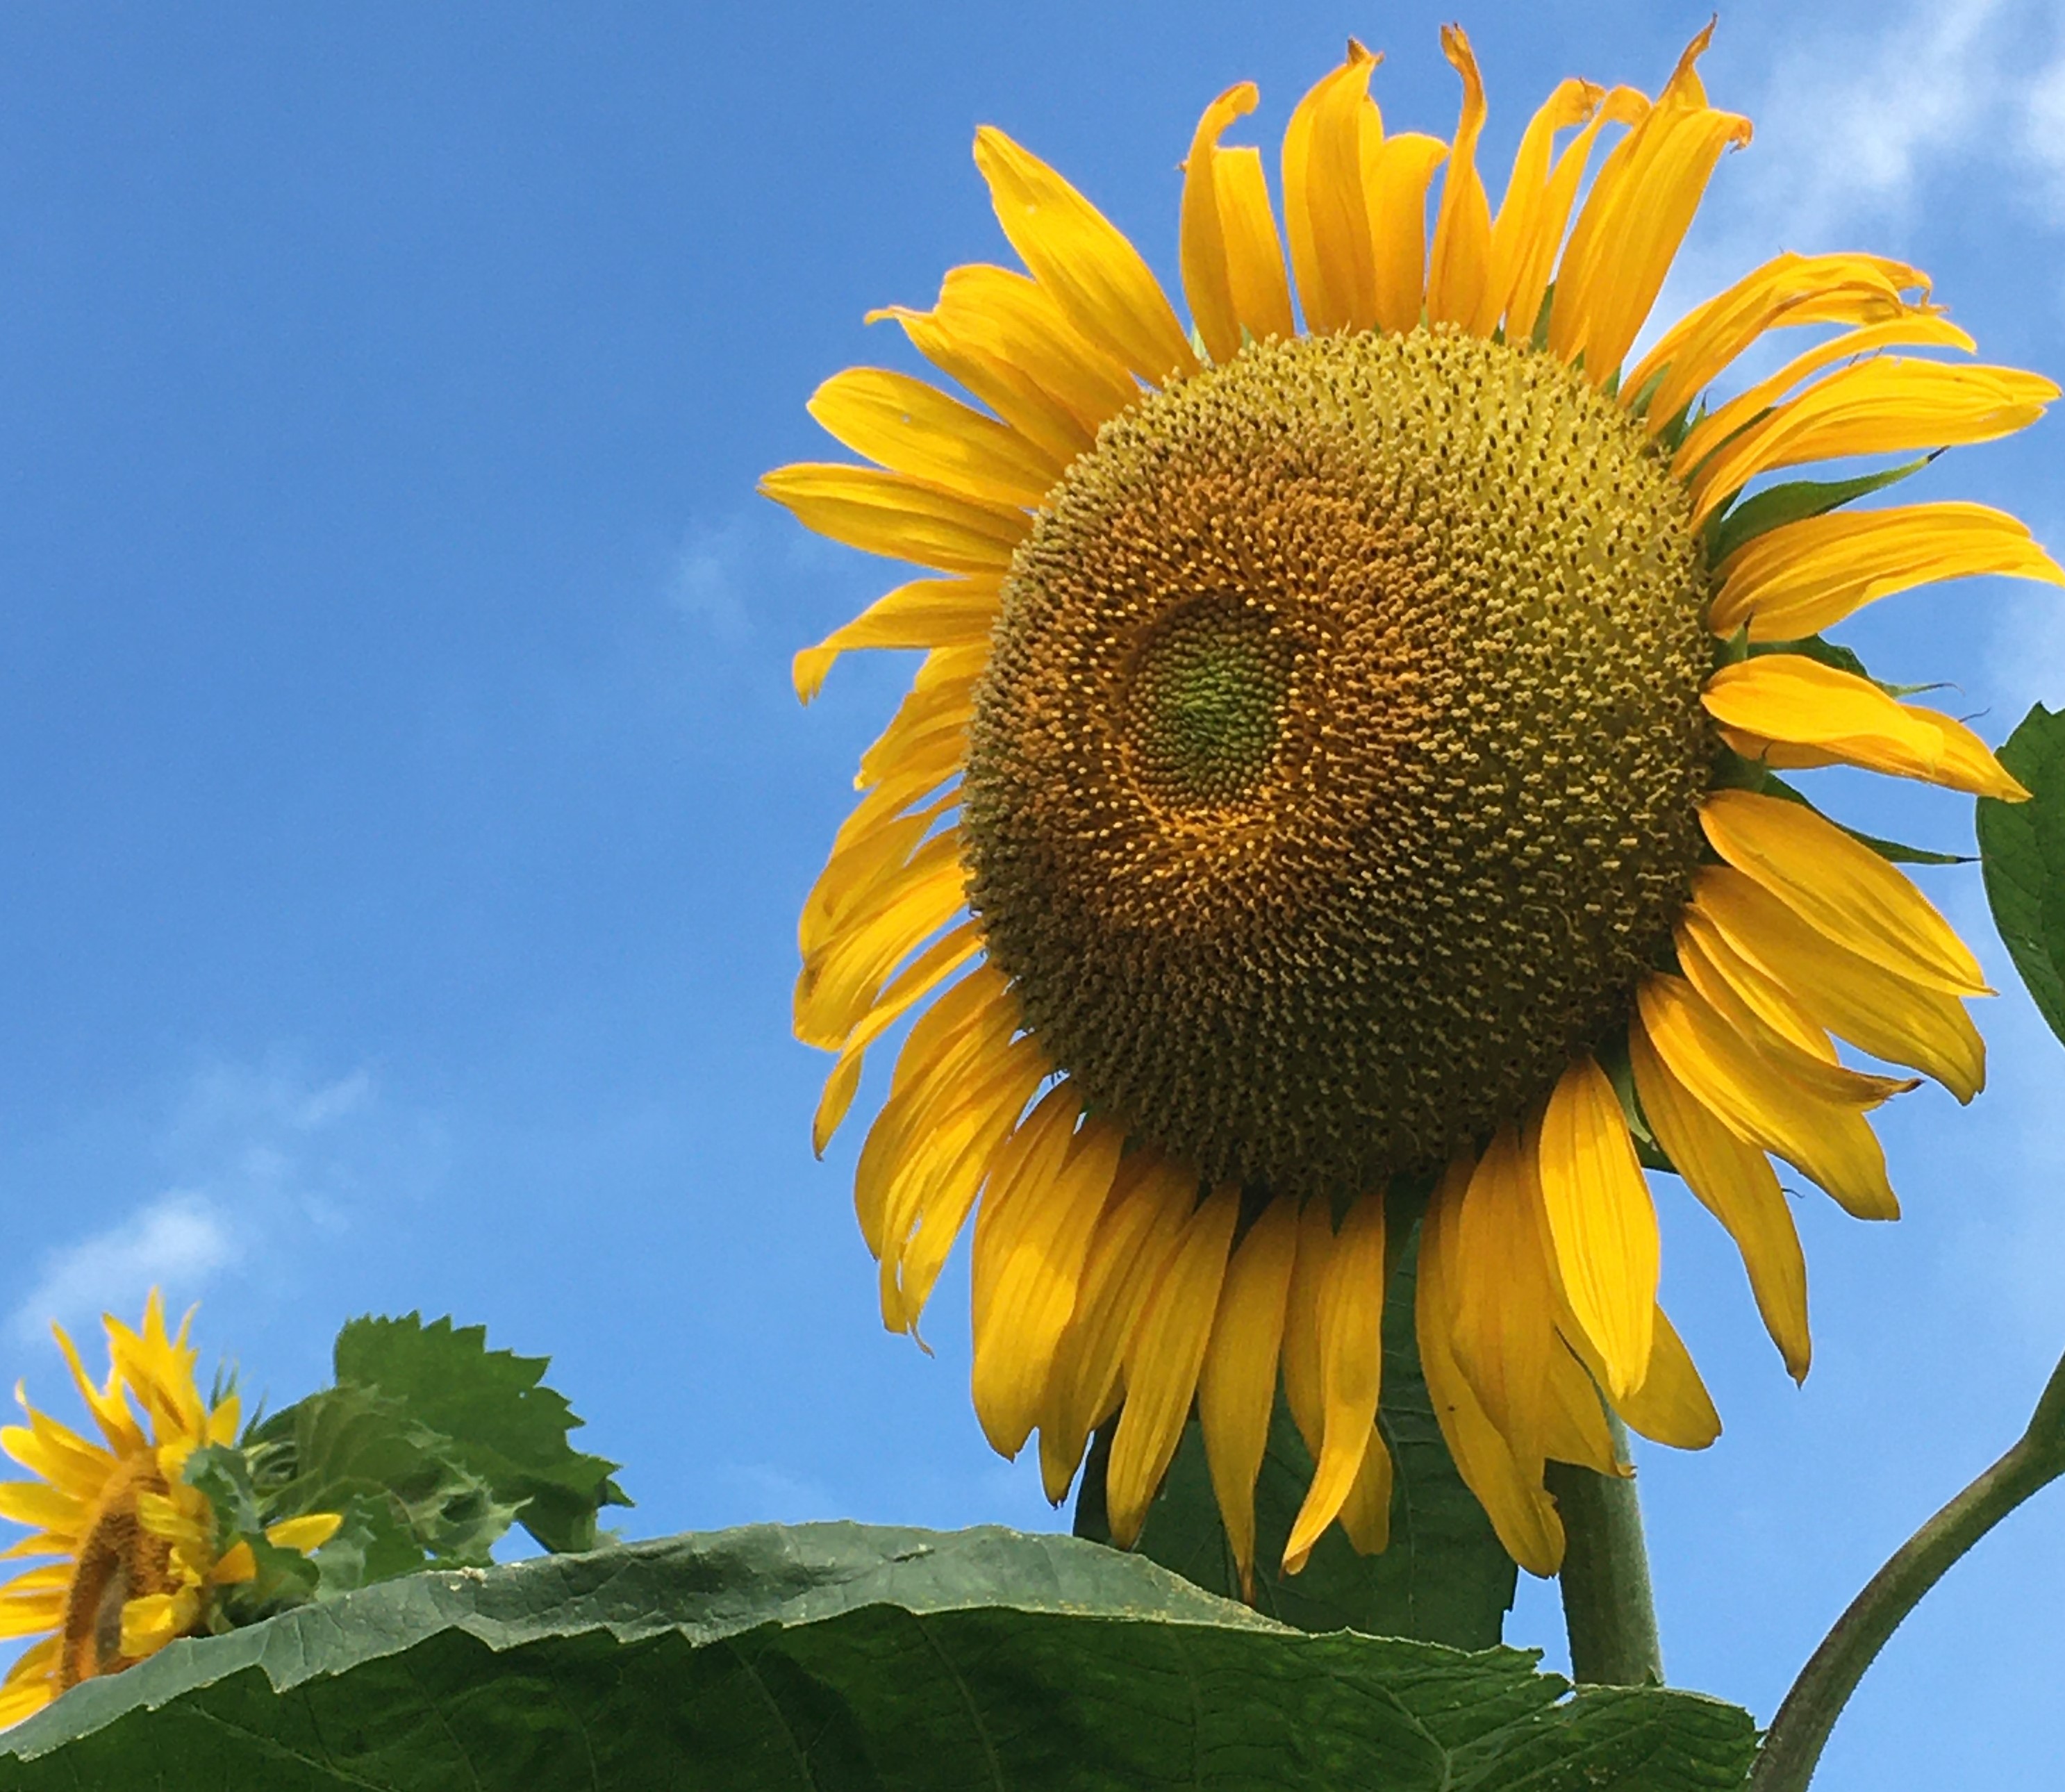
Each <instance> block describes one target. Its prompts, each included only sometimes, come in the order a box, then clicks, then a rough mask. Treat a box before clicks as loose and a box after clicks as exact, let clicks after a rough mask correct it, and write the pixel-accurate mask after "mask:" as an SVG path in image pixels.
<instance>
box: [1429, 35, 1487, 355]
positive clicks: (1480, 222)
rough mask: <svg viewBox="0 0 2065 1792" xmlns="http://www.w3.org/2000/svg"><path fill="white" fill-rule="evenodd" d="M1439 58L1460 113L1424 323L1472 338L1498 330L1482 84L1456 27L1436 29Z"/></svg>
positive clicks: (1437, 230) (1431, 263) (1437, 223)
mask: <svg viewBox="0 0 2065 1792" xmlns="http://www.w3.org/2000/svg"><path fill="white" fill-rule="evenodd" d="M1441 54H1442V55H1445V56H1446V57H1447V58H1448V59H1449V63H1450V65H1451V66H1452V67H1453V68H1454V69H1455V71H1456V72H1457V74H1458V75H1461V76H1462V78H1463V111H1462V116H1461V119H1458V120H1457V124H1456V142H1455V148H1453V150H1452V151H1451V152H1449V172H1448V175H1447V176H1446V178H1445V180H1444V181H1443V183H1442V187H1441V211H1440V212H1439V213H1438V214H1437V216H1436V218H1435V220H1434V248H1433V256H1432V257H1431V258H1430V260H1429V265H1428V272H1427V317H1428V321H1429V322H1432V323H1437V324H1444V323H1448V324H1459V325H1461V326H1462V327H1463V328H1464V329H1465V330H1468V331H1469V333H1470V334H1472V335H1473V336H1489V335H1490V334H1491V333H1492V331H1493V330H1494V329H1496V328H1497V326H1498V313H1499V311H1500V309H1501V300H1502V299H1503V298H1504V297H1505V294H1504V293H1498V292H1494V291H1493V289H1492V284H1491V271H1492V270H1491V204H1490V201H1489V200H1487V199H1486V198H1485V188H1484V180H1483V177H1482V176H1481V175H1479V174H1478V172H1477V139H1478V137H1479V136H1481V134H1482V132H1483V131H1484V123H1485V91H1484V78H1483V76H1482V75H1480V74H1479V73H1478V72H1477V57H1476V56H1475V55H1473V53H1472V51H1471V49H1470V40H1469V38H1468V37H1466V36H1465V34H1464V33H1463V28H1462V27H1461V26H1460V25H1444V26H1442V27H1441Z"/></svg>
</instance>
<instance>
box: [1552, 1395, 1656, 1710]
mask: <svg viewBox="0 0 2065 1792" xmlns="http://www.w3.org/2000/svg"><path fill="white" fill-rule="evenodd" d="M1609 1422H1610V1424H1611V1426H1612V1428H1613V1434H1614V1451H1615V1453H1616V1454H1618V1455H1619V1456H1620V1457H1622V1458H1623V1459H1625V1458H1626V1457H1627V1431H1626V1430H1624V1429H1623V1427H1622V1426H1621V1422H1620V1421H1619V1420H1618V1418H1610V1421H1609ZM1548 1485H1549V1491H1550V1493H1552V1494H1554V1495H1555V1496H1556V1507H1557V1510H1558V1511H1559V1512H1560V1513H1562V1518H1563V1567H1562V1575H1561V1576H1560V1579H1561V1580H1562V1588H1563V1624H1564V1628H1566V1630H1567V1631H1568V1632H1570V1673H1571V1676H1572V1677H1573V1678H1574V1679H1575V1680H1576V1681H1577V1682H1578V1685H1581V1686H1660V1685H1663V1648H1662V1646H1661V1645H1660V1644H1659V1642H1658V1641H1657V1636H1656V1603H1655V1599H1654V1597H1653V1596H1652V1595H1651V1592H1650V1586H1649V1548H1648V1546H1647V1543H1644V1542H1643V1535H1642V1501H1641V1498H1640V1496H1639V1495H1638V1494H1637V1493H1636V1492H1635V1481H1634V1479H1633V1477H1632V1476H1617V1475H1607V1474H1594V1472H1593V1471H1592V1470H1590V1469H1588V1468H1579V1467H1578V1466H1576V1465H1575V1464H1574V1463H1570V1462H1551V1463H1550V1464H1549V1466H1548Z"/></svg>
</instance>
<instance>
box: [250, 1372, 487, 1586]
mask: <svg viewBox="0 0 2065 1792" xmlns="http://www.w3.org/2000/svg"><path fill="white" fill-rule="evenodd" d="M245 1448H246V1450H247V1451H248V1452H249V1455H250V1457H251V1459H252V1462H253V1478H254V1481H255V1484H256V1487H257V1495H258V1499H259V1502H260V1505H261V1511H262V1513H263V1516H264V1519H265V1523H268V1524H270V1523H275V1522H277V1520H279V1519H283V1518H293V1517H296V1516H297V1515H300V1514H301V1513H305V1512H344V1513H346V1514H348V1515H350V1514H353V1513H355V1514H356V1516H357V1524H356V1527H355V1528H354V1534H353V1537H352V1539H351V1540H350V1542H348V1543H346V1547H344V1548H343V1549H341V1550H339V1551H337V1552H336V1553H335V1554H334V1555H329V1556H327V1557H326V1558H325V1559H327V1560H329V1561H330V1562H332V1563H334V1564H335V1572H337V1574H340V1575H342V1576H345V1577H346V1580H345V1584H356V1582H355V1581H354V1580H353V1579H352V1576H353V1575H354V1572H355V1573H356V1574H357V1575H358V1576H360V1577H362V1578H363V1579H365V1580H376V1579H383V1578H385V1577H386V1576H390V1575H396V1574H407V1573H410V1572H412V1571H413V1570H414V1569H416V1568H418V1567H422V1565H423V1563H424V1562H425V1561H426V1559H428V1560H435V1561H439V1562H447V1563H459V1564H467V1563H471V1564H474V1565H482V1564H484V1563H487V1562H488V1561H489V1560H491V1559H492V1555H491V1552H492V1551H493V1549H494V1547H495V1543H496V1541H497V1540H498V1539H499V1538H500V1537H501V1536H502V1535H503V1532H505V1531H507V1530H508V1528H509V1526H510V1523H511V1520H512V1519H514V1518H515V1515H516V1508H515V1504H514V1503H512V1502H509V1501H506V1500H501V1499H497V1498H496V1497H495V1490H494V1488H493V1487H491V1485H490V1484H489V1483H487V1481H485V1480H483V1479H482V1478H481V1477H480V1476H479V1475H478V1474H474V1473H473V1472H472V1471H471V1470H470V1469H469V1468H468V1467H467V1466H466V1465H465V1463H464V1462H463V1461H462V1460H461V1459H460V1458H459V1451H458V1450H457V1447H456V1446H455V1445H454V1443H453V1442H452V1440H451V1438H447V1437H446V1436H445V1435H444V1434H443V1433H442V1432H440V1431H434V1430H431V1429H430V1426H426V1425H424V1424H422V1423H420V1422H418V1420H417V1419H416V1418H414V1415H413V1414H411V1412H410V1410H409V1409H408V1408H407V1407H406V1406H405V1405H404V1404H403V1403H402V1402H400V1401H398V1400H394V1399H390V1398H388V1397H387V1396H386V1394H382V1393H379V1392H378V1391H376V1390H372V1389H369V1388H363V1387H359V1386H358V1385H353V1384H346V1385H342V1386H339V1387H333V1388H325V1389H322V1390H321V1391H320V1392H318V1393H315V1394H310V1395H309V1397H308V1398H306V1399H305V1400H301V1401H297V1402H296V1403H295V1404H294V1405H293V1406H289V1407H287V1408H285V1410H283V1411H281V1412H278V1413H275V1414H273V1416H272V1418H269V1419H267V1420H266V1421H265V1423H264V1424H263V1425H261V1426H258V1427H257V1429H256V1430H253V1432H252V1433H251V1434H249V1437H248V1438H247V1439H246V1440H245ZM354 1547H356V1548H357V1549H358V1551H361V1552H362V1560H361V1562H360V1563H359V1566H358V1569H357V1570H355V1571H354V1570H353V1569H352V1568H351V1567H350V1563H349V1560H348V1558H349V1556H350V1552H351V1551H352V1549H353V1548H354Z"/></svg>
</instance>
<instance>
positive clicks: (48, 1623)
mask: <svg viewBox="0 0 2065 1792" xmlns="http://www.w3.org/2000/svg"><path fill="white" fill-rule="evenodd" d="M192 1317H193V1316H192V1313H188V1316H187V1318H186V1320H185V1321H182V1322H181V1324H180V1329H179V1332H178V1334H177V1335H176V1336H172V1337H168V1335H167V1333H166V1330H165V1313H164V1302H163V1301H162V1300H161V1299H160V1296H159V1295H158V1293H157V1292H156V1290H155V1289H154V1290H152V1293H151V1296H150V1299H149V1301H148V1302H147V1305H145V1307H144V1310H143V1328H142V1329H141V1330H140V1331H131V1329H129V1327H127V1325H123V1323H122V1322H121V1321H119V1320H117V1319H115V1318H113V1317H109V1318H107V1320H106V1321H104V1323H105V1325H106V1326H107V1346H108V1356H109V1367H108V1371H107V1381H106V1382H105V1384H104V1385H100V1386H98V1387H96V1386H95V1385H94V1383H93V1382H92V1381H91V1379H89V1377H87V1373H86V1369H85V1367H84V1365H83V1364H82V1363H81V1362H80V1361H79V1352H78V1351H77V1350H76V1349H75V1348H74V1347H73V1345H72V1341H71V1338H70V1337H67V1335H66V1333H65V1332H64V1331H63V1329H62V1328H56V1327H54V1328H53V1329H54V1330H55V1331H56V1333H57V1340H58V1345H59V1349H62V1350H63V1352H64V1354H65V1361H67V1363H69V1364H70V1365H71V1373H72V1379H73V1381H75V1383H77V1385H78V1387H79V1394H80V1397H81V1398H83V1400H84V1401H85V1402H86V1405H87V1410H88V1411H89V1412H90V1413H91V1414H92V1416H93V1420H94V1423H95V1426H96V1427H97V1428H98V1429H99V1432H100V1435H101V1438H102V1441H101V1442H99V1443H96V1442H94V1441H92V1439H91V1438H86V1437H83V1436H82V1435H81V1434H79V1433H78V1432H76V1431H74V1430H71V1428H70V1427H69V1426H65V1425H62V1424H60V1423H59V1422H58V1421H56V1420H55V1419H54V1418H50V1417H49V1416H48V1415H47V1414H43V1413H40V1412H38V1411H37V1410H36V1409H35V1408H34V1407H33V1406H30V1404H29V1402H28V1398H27V1396H26V1394H25V1393H23V1392H22V1390H19V1389H18V1390H16V1396H17V1398H18V1399H20V1401H21V1402H22V1410H23V1411H24V1413H25V1414H26V1416H27V1419H28V1422H27V1424H26V1425H14V1426H7V1427H6V1429H5V1430H0V1449H5V1450H6V1452H7V1454H9V1455H10V1456H11V1457H13V1458H14V1460H15V1461H16V1462H19V1463H20V1464H21V1465H22V1467H24V1468H26V1469H27V1470H29V1471H30V1473H31V1474H34V1476H35V1477H36V1478H37V1479H34V1480H32V1481H7V1482H0V1517H5V1518H8V1519H13V1520H14V1522H15V1523H18V1524H24V1525H27V1526H29V1527H30V1528H31V1530H32V1531H33V1533H34V1534H33V1535H30V1536H29V1537H26V1538H25V1539H23V1540H22V1541H21V1542H20V1543H16V1544H15V1545H14V1547H12V1548H10V1549H9V1550H8V1551H6V1553H7V1554H8V1555H11V1556H55V1557H57V1558H59V1559H57V1560H56V1561H55V1562H53V1563H51V1564H50V1565H48V1566H47V1567H35V1568H30V1569H28V1570H26V1572H23V1573H21V1574H18V1575H17V1576H15V1577H14V1580H12V1581H10V1582H9V1583H8V1584H6V1586H4V1587H0V1636H10V1637H14V1636H40V1637H41V1638H42V1640H40V1641H38V1642H35V1643H34V1644H30V1647H29V1648H26V1650H24V1651H23V1652H22V1655H21V1656H20V1657H19V1658H18V1660H17V1661H15V1663H14V1666H13V1668H12V1669H11V1670H10V1672H9V1673H8V1675H7V1677H6V1682H5V1683H4V1685H0V1725H9V1724H14V1723H18V1722H19V1721H21V1720H22V1718H24V1717H27V1716H29V1715H30V1713H32V1712H34V1711H37V1710H40V1709H42V1707H43V1706H44V1705H47V1704H48V1703H49V1702H50V1701H51V1700H52V1699H54V1698H55V1697H57V1695H58V1694H59V1693H62V1692H63V1691H65V1690H67V1689H68V1688H71V1687H73V1686H76V1685H78V1684H79V1682H80V1681H83V1680H91V1679H93V1678H95V1677H96V1676H99V1675H101V1674H110V1673H119V1672H120V1671H121V1670H122V1669H124V1668H128V1667H133V1666H134V1665H135V1664H136V1663H137V1662H138V1661H141V1660H143V1657H144V1656H147V1655H152V1654H155V1653H156V1652H157V1651H158V1650H160V1649H161V1648H164V1646H165V1644H168V1643H169V1642H171V1641H172V1640H173V1639H174V1638H175V1637H179V1636H192V1635H193V1634H196V1632H199V1631H201V1630H204V1629H205V1628H207V1623H208V1617H209V1615H210V1603H211V1599H212V1592H213V1590H214V1589H215V1588H219V1587H224V1586H228V1585H232V1584H236V1583H238V1582H242V1581H248V1580H252V1579H253V1577H254V1576H255V1575H256V1574H257V1562H256V1559H255V1558H254V1557H253V1553H252V1549H251V1546H250V1544H249V1543H248V1542H247V1541H245V1540H244V1539H237V1540H236V1541H235V1542H234V1543H232V1544H231V1545H230V1546H229V1547H228V1548H226V1549H224V1548H221V1547H220V1538H219V1527H218V1524H217V1521H216V1514H215V1510H214V1508H213V1507H212V1505H211V1503H209V1500H208V1496H207V1495H205V1494H204V1493H203V1492H202V1491H200V1489H199V1488H198V1487H193V1486H191V1485H189V1484H188V1482H187V1481H186V1479H184V1473H185V1470H186V1466H187V1461H188V1458H189V1457H191V1456H192V1454H193V1453H194V1452H195V1451H196V1450H200V1449H203V1448H205V1447H206V1446H208V1445H211V1444H232V1443H234V1442H236V1431H237V1426H238V1423H239V1420H240V1410H241V1408H240V1402H239V1400H238V1398H237V1395H236V1392H235V1390H233V1389H232V1390H230V1391H229V1392H228V1393H226V1394H223V1395H222V1396H221V1397H220V1398H219V1399H217V1400H216V1401H215V1402H213V1403H212V1404H210V1403H209V1402H206V1401H204V1399H203V1398H202V1397H201V1394H200V1387H199V1385H197V1384H196V1381H195V1380H194V1373H193V1371H194V1362H195V1359H196V1356H197V1355H198V1353H197V1352H196V1349H194V1348H193V1346H192V1345H189V1344H188V1342H187V1329H188V1324H190V1323H191V1321H192ZM132 1402H133V1404H132ZM339 1523H341V1519H340V1517H339V1515H337V1514H335V1513H329V1512H317V1513H311V1514H308V1515H304V1516H301V1517H299V1518H293V1519H287V1520H285V1522H284V1523H279V1524H276V1525H273V1526H272V1527H269V1529H268V1530H267V1531H266V1532H265V1538H266V1540H267V1541H268V1542H269V1543H276V1544H277V1545H279V1546H281V1547H283V1548H288V1549H297V1550H302V1551H307V1550H312V1549H316V1548H319V1547H321V1545H322V1544H323V1543H326V1542H328V1541H329V1539H330V1537H331V1536H332V1535H333V1534H334V1533H335V1532H336V1531H337V1527H338V1525H339ZM45 1632H48V1634H47V1635H46V1634H44V1633H45Z"/></svg>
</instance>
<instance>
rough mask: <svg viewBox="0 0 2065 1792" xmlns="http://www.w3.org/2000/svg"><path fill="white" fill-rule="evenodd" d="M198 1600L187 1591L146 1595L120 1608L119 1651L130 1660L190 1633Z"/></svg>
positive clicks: (127, 1601) (125, 1603) (154, 1650)
mask: <svg viewBox="0 0 2065 1792" xmlns="http://www.w3.org/2000/svg"><path fill="white" fill-rule="evenodd" d="M199 1617H200V1600H198V1599H197V1598H196V1596H194V1595H193V1594H192V1593H191V1592H177V1593H146V1594H144V1595H143V1596H142V1597H141V1598H139V1599H132V1600H125V1601H124V1602H123V1607H122V1644H121V1648H122V1652H123V1654H124V1655H126V1656H128V1657H129V1658H130V1659H131V1661H140V1660H141V1659H142V1658H143V1656H147V1655H152V1654H155V1653H156V1652H157V1651H158V1650H160V1649H161V1648H164V1646H165V1644H168V1643H169V1642H171V1641H172V1640H174V1639H175V1638H176V1637H180V1636H185V1635H186V1634H187V1632H188V1631H190V1630H192V1628H193V1627H194V1624H195V1621H196V1619H198V1618H199Z"/></svg>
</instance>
